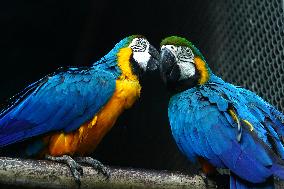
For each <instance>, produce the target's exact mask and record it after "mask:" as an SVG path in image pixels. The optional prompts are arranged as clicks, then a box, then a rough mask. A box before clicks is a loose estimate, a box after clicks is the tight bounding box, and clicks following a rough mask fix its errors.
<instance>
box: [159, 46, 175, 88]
mask: <svg viewBox="0 0 284 189" xmlns="http://www.w3.org/2000/svg"><path fill="white" fill-rule="evenodd" d="M174 65H175V56H174V55H173V53H172V52H171V51H170V50H169V49H167V48H163V49H162V50H161V58H160V68H159V69H160V73H161V76H162V79H163V81H164V82H165V83H167V82H170V81H171V80H175V79H177V78H176V77H177V76H176V74H174V72H173V69H174Z"/></svg>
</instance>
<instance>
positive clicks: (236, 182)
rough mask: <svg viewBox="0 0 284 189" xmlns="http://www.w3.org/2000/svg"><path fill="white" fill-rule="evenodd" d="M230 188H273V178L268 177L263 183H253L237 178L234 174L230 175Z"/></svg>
mask: <svg viewBox="0 0 284 189" xmlns="http://www.w3.org/2000/svg"><path fill="white" fill-rule="evenodd" d="M230 189H275V187H274V183H273V179H272V178H271V179H268V180H267V182H265V183H260V184H254V183H249V182H247V181H245V180H242V179H240V178H238V177H237V176H235V175H231V176H230Z"/></svg>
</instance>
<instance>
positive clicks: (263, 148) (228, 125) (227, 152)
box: [169, 76, 284, 183]
mask: <svg viewBox="0 0 284 189" xmlns="http://www.w3.org/2000/svg"><path fill="white" fill-rule="evenodd" d="M214 77H215V78H214ZM229 107H231V108H233V109H234V110H235V111H236V113H237V116H238V117H239V119H240V120H246V121H248V122H250V123H251V124H252V125H253V127H254V130H253V131H250V129H248V127H247V126H246V125H244V124H242V130H241V131H239V130H238V128H237V124H236V122H235V121H234V120H233V119H232V117H231V116H230V115H229V114H228V112H227V111H228V108H229ZM283 118H284V116H283V114H281V113H280V112H279V111H277V110H276V109H275V108H273V107H272V106H271V105H269V104H268V103H267V102H265V101H264V100H262V99H261V98H260V97H258V96H257V95H255V94H254V93H252V92H250V91H248V90H245V89H242V88H238V87H235V86H233V85H231V84H228V83H225V82H223V81H222V80H221V79H220V78H217V77H216V76H213V79H212V78H211V80H210V82H209V83H208V84H205V85H203V86H199V87H196V88H192V89H189V90H187V91H184V92H182V93H179V94H177V95H174V96H173V97H172V98H171V101H170V104H169V119H170V124H171V127H172V133H173V136H174V138H175V140H176V141H179V142H178V145H179V146H180V148H181V149H187V150H184V153H185V154H186V155H187V156H188V158H189V159H191V160H195V159H196V158H197V157H198V156H201V157H203V158H205V159H207V160H208V161H209V162H210V163H212V164H213V165H215V166H216V167H219V168H229V169H230V170H231V171H232V172H234V173H235V174H236V175H238V176H239V177H241V178H243V179H245V180H247V181H249V182H252V183H259V182H264V181H265V180H266V179H267V178H268V177H270V176H272V175H275V176H278V177H280V178H283V177H284V174H283V171H282V170H283V169H284V167H283V165H284V162H283V160H282V159H283V157H284V156H283V155H284V154H283V152H284V147H283V140H282V139H281V138H282V137H283V131H284V130H283V120H284V119H283ZM239 132H241V140H240V141H238V140H237V135H238V133H239ZM190 150H192V151H193V152H189V151H190ZM281 158H282V159H281ZM276 170H277V171H276Z"/></svg>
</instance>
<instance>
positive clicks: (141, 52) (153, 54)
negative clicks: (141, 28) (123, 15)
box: [127, 35, 160, 73]
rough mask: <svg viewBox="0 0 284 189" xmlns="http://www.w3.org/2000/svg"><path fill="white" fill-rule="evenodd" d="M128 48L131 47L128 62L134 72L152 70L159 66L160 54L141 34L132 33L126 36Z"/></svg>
mask: <svg viewBox="0 0 284 189" xmlns="http://www.w3.org/2000/svg"><path fill="white" fill-rule="evenodd" d="M128 40H129V44H128V45H127V47H128V48H130V49H131V54H130V63H131V65H132V67H133V70H134V72H137V73H141V72H142V73H143V72H146V71H154V70H157V69H158V67H159V59H160V54H159V52H158V51H157V50H156V48H155V47H153V46H152V45H151V44H150V43H149V41H148V40H147V39H146V38H145V37H144V36H141V35H132V36H129V37H128Z"/></svg>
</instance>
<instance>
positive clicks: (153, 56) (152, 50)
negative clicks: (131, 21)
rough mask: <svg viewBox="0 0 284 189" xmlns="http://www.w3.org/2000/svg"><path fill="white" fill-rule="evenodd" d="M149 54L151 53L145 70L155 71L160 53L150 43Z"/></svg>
mask: <svg viewBox="0 0 284 189" xmlns="http://www.w3.org/2000/svg"><path fill="white" fill-rule="evenodd" d="M149 54H150V55H151V57H150V60H149V61H148V63H147V71H148V70H149V71H155V70H157V69H158V67H159V65H160V54H159V52H158V51H157V50H156V48H155V47H153V46H152V45H150V47H149Z"/></svg>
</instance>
